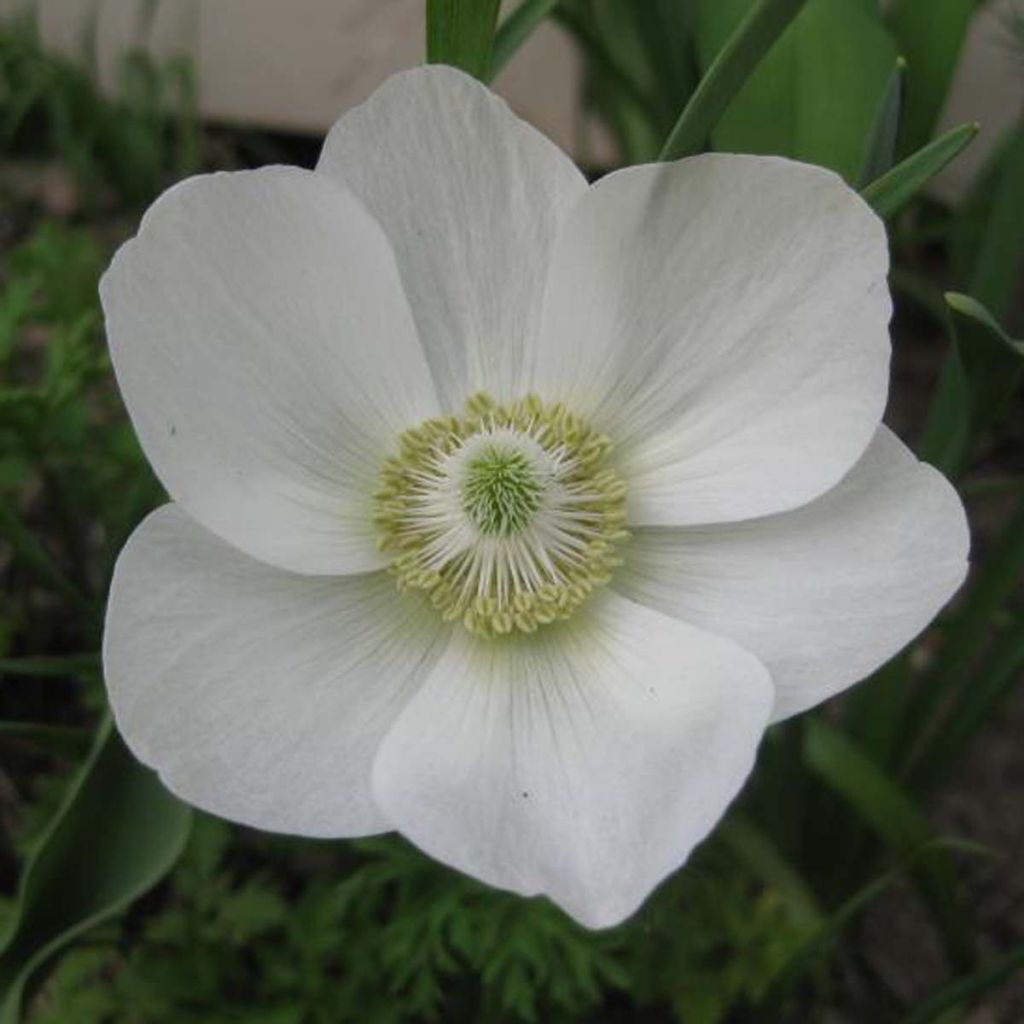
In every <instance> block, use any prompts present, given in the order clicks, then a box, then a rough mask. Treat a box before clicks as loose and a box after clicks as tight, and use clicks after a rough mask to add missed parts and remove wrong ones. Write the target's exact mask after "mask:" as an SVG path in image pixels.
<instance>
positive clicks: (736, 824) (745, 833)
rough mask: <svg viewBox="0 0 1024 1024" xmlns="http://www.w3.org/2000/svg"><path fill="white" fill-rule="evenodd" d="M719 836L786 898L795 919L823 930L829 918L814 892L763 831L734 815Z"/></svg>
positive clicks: (753, 870) (724, 825) (719, 831)
mask: <svg viewBox="0 0 1024 1024" xmlns="http://www.w3.org/2000/svg"><path fill="white" fill-rule="evenodd" d="M718 835H719V837H720V838H721V839H722V841H723V842H725V843H726V845H727V846H729V847H730V848H731V850H732V851H733V853H734V855H735V856H736V858H737V859H738V860H739V861H740V862H741V863H743V864H744V865H745V866H746V868H747V869H748V870H749V871H751V872H752V873H753V874H754V875H755V876H757V877H758V878H760V879H761V881H762V882H764V883H765V884H766V885H768V886H770V887H771V888H772V889H774V890H775V891H776V892H777V893H779V894H780V895H781V896H782V897H783V898H784V899H785V901H786V905H787V906H788V907H789V909H790V912H791V913H792V914H793V917H794V919H795V920H797V921H798V922H799V923H800V924H802V925H804V926H806V927H807V928H819V927H821V925H822V923H823V922H824V917H825V915H824V912H823V911H822V909H821V906H820V905H819V903H818V900H817V898H816V897H815V895H814V892H813V891H812V890H811V888H810V886H809V885H808V884H807V883H806V882H805V881H804V880H803V879H802V878H801V877H800V875H799V873H798V872H797V871H796V869H795V868H793V867H792V865H790V864H789V863H788V862H787V861H786V859H785V857H783V855H782V853H781V852H780V850H779V849H778V848H777V847H776V845H775V843H773V842H772V840H771V839H770V838H769V837H768V836H767V835H766V834H765V833H764V832H763V831H762V830H761V829H759V828H758V827H757V826H756V825H755V824H754V823H753V822H752V821H750V820H748V819H747V818H744V817H742V816H741V815H739V814H733V815H732V816H731V817H729V818H727V819H726V820H725V821H724V822H723V823H722V824H721V825H720V826H719V828H718Z"/></svg>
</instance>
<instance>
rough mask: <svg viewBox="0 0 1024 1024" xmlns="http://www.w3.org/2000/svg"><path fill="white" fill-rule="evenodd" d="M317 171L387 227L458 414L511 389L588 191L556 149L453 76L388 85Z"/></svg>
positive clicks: (472, 83)
mask: <svg viewBox="0 0 1024 1024" xmlns="http://www.w3.org/2000/svg"><path fill="white" fill-rule="evenodd" d="M317 171H318V172H321V173H322V174H325V175H329V176H331V177H332V178H336V179H338V180H340V181H343V182H344V183H345V185H346V186H348V187H349V188H350V189H352V191H353V192H354V193H355V194H356V196H358V197H359V199H360V200H361V201H362V202H363V203H364V204H365V205H366V206H367V208H368V209H369V210H370V211H371V212H372V213H373V214H374V216H375V217H376V218H377V219H378V220H379V221H380V222H381V224H383V225H384V230H385V231H386V232H387V234H388V238H389V239H390V241H391V245H392V246H393V248H394V250H395V254H396V256H397V258H398V265H399V267H400V269H401V272H402V280H403V282H404V283H405V288H406V292H407V294H408V295H409V301H410V304H411V306H412V310H413V315H414V316H415V318H416V323H417V326H418V327H419V331H420V337H421V338H422V339H423V346H424V348H425V349H426V352H427V358H428V360H429V362H430V367H431V370H432V371H433V373H434V379H435V382H436V385H437V390H438V393H439V394H440V395H441V398H442V401H443V404H444V406H445V408H446V410H448V411H453V412H454V411H457V410H458V409H459V408H461V406H462V404H463V403H464V401H465V399H466V397H467V395H469V394H470V393H472V392H473V391H478V390H487V391H490V392H491V393H492V394H494V395H495V396H496V397H500V398H518V397H521V396H519V395H517V394H514V393H513V389H512V388H511V387H510V385H511V384H512V383H513V382H514V381H516V380H518V379H519V378H518V370H519V367H520V364H521V362H522V359H523V353H524V350H525V349H526V347H527V346H532V345H534V344H535V342H536V333H537V327H538V321H539V317H540V303H541V297H542V292H543V289H544V282H545V279H546V277H547V268H548V262H549V260H550V254H551V247H552V245H553V243H554V237H555V234H556V232H557V230H558V227H559V224H560V223H561V221H562V220H563V219H564V217H565V215H566V213H567V212H568V210H569V208H570V207H571V206H572V204H573V203H574V202H575V201H576V199H578V198H579V196H580V195H582V194H584V193H585V192H586V181H585V180H584V178H583V176H582V175H581V174H580V173H579V171H578V170H576V168H575V166H574V165H573V163H572V161H571V160H570V159H569V158H568V157H567V156H566V155H565V154H564V153H562V151H561V150H559V149H558V148H557V147H556V146H555V145H554V143H552V142H550V141H548V140H547V139H546V138H545V137H544V136H543V135H541V134H540V133H539V132H537V131H535V130H534V129H533V128H531V127H530V126H529V125H528V124H526V123H525V122H523V121H520V120H519V119H518V118H517V117H516V116H515V115H514V114H513V113H512V112H511V111H510V110H509V109H508V107H507V106H506V105H505V103H504V101H503V100H501V99H499V98H498V97H497V96H495V95H494V94H493V93H491V92H489V91H488V90H487V89H486V88H484V86H482V85H481V84H480V83H479V82H477V81H476V80H474V79H472V78H470V77H468V76H467V75H464V74H463V73H462V72H460V71H456V70H455V69H454V68H448V67H437V66H435V67H424V68H417V69H415V70H412V71H407V72H404V73H403V74H399V75H395V76H394V77H393V78H391V79H389V80H388V81H387V82H386V83H385V84H384V85H383V86H382V87H381V88H380V89H379V90H378V91H377V92H376V93H374V94H373V96H371V97H370V99H369V100H367V102H366V103H364V104H363V105H362V106H360V107H357V108H356V109H354V110H353V111H351V112H350V113H348V114H346V115H345V116H344V117H343V118H342V119H341V120H340V121H339V122H338V123H337V124H336V125H335V126H334V128H333V129H332V130H331V132H330V134H329V135H328V137H327V141H326V142H325V143H324V150H323V154H322V156H321V157H320V162H319V164H318V165H317Z"/></svg>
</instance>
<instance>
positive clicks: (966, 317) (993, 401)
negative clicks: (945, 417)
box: [946, 292, 1024, 431]
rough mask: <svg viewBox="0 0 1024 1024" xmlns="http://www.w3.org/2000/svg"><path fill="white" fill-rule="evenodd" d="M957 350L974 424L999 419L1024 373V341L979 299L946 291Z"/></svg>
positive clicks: (979, 426)
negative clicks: (964, 376) (962, 368)
mask: <svg viewBox="0 0 1024 1024" xmlns="http://www.w3.org/2000/svg"><path fill="white" fill-rule="evenodd" d="M946 304H947V305H948V306H949V312H950V322H951V324H952V327H953V334H954V337H955V338H956V345H957V350H958V351H959V353H960V361H961V363H962V364H963V367H964V372H965V374H966V376H967V384H968V387H969V389H970V392H971V413H972V416H971V419H972V427H973V428H974V429H975V430H976V431H980V430H984V429H985V428H986V427H988V426H990V425H992V424H993V423H994V422H995V421H996V420H998V419H999V418H1000V417H1001V416H1002V414H1003V412H1004V411H1005V409H1006V406H1007V405H1008V403H1009V401H1010V397H1011V395H1012V394H1013V392H1014V389H1015V388H1016V387H1017V385H1018V384H1019V383H1020V379H1021V375H1022V373H1024V342H1021V341H1016V340H1014V339H1013V338H1011V337H1010V336H1009V335H1008V334H1007V333H1006V332H1005V331H1004V330H1003V329H1002V327H1001V326H1000V325H999V324H998V323H997V322H996V319H995V318H994V317H993V316H992V314H991V313H989V311H988V310H987V309H986V308H985V307H984V306H983V305H981V303H980V302H977V301H976V300H975V299H972V298H971V297H970V296H969V295H960V294H959V293H957V292H947V293H946Z"/></svg>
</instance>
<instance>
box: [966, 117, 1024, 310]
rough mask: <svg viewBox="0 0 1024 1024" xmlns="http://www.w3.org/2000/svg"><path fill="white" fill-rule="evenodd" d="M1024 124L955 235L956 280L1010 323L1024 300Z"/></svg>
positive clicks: (983, 180) (979, 186)
mask: <svg viewBox="0 0 1024 1024" xmlns="http://www.w3.org/2000/svg"><path fill="white" fill-rule="evenodd" d="M1022 180H1024V122H1020V123H1018V125H1017V127H1016V128H1015V129H1014V130H1013V131H1011V132H1010V134H1009V136H1008V137H1007V139H1006V141H1005V142H1004V143H1003V144H1002V145H1001V146H1000V147H999V150H998V151H997V153H996V154H995V156H994V158H993V159H992V160H991V161H990V163H989V164H988V166H987V167H986V168H985V169H984V171H983V173H982V175H981V176H980V178H979V179H978V182H977V183H976V185H975V186H974V188H973V189H972V191H971V194H970V196H969V197H968V200H967V202H966V203H964V204H963V205H962V206H961V208H960V209H959V210H958V211H957V214H956V219H955V221H954V230H953V238H952V242H953V253H952V255H953V268H954V274H955V276H954V280H958V281H966V282H968V287H967V291H968V292H969V293H970V294H971V295H973V296H974V297H975V298H976V299H977V300H978V301H979V302H981V303H983V304H984V305H985V308H986V309H988V310H991V312H992V313H993V314H995V316H997V317H1000V318H1006V317H1007V316H1008V315H1009V313H1010V311H1011V310H1012V308H1013V304H1014V300H1015V297H1016V296H1017V295H1018V294H1019V292H1018V288H1019V286H1020V271H1021V265H1022V263H1024V231H1021V229H1020V225H1021V224H1022V223H1024V189H1022V188H1021V187H1020V183H1021V181H1022Z"/></svg>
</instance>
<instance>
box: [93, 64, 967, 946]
mask: <svg viewBox="0 0 1024 1024" xmlns="http://www.w3.org/2000/svg"><path fill="white" fill-rule="evenodd" d="M887 262H888V258H887V246H886V237H885V232H884V229H883V226H882V224H881V222H880V221H879V219H878V218H877V217H876V216H875V215H874V214H873V213H872V212H871V210H870V209H869V208H868V207H867V206H866V205H865V204H864V203H863V202H862V201H861V199H859V198H858V196H857V195H856V194H855V193H854V192H853V191H851V190H850V189H849V188H848V187H847V186H846V185H845V184H844V183H843V182H842V180H841V179H840V178H838V177H837V176H836V175H834V174H832V173H830V172H828V171H825V170H822V169H821V168H818V167H812V166H807V165H804V164H800V163H795V162H792V161H788V160H782V159H776V158H770V157H750V156H732V155H706V156H698V157H694V158H692V159H686V160H681V161H679V162H677V163H671V164H662V165H657V166H641V167H630V168H627V169H625V170H622V171H617V172H615V173H613V174H609V175H608V176H607V177H605V178H602V179H601V180H600V181H598V182H597V184H595V185H592V186H588V184H587V182H586V181H585V180H584V178H583V176H582V175H581V174H580V172H579V171H578V170H577V169H576V168H575V167H574V165H573V164H572V162H571V161H570V160H569V159H568V158H567V157H566V156H565V155H564V154H563V153H562V152H561V151H560V150H558V149H557V148H556V147H555V146H554V145H553V144H551V143H550V142H549V141H547V140H546V139H545V138H544V137H543V136H541V135H540V134H538V133H537V132H536V131H534V130H533V129H532V128H530V127H529V126H528V125H526V124H524V123H523V122H521V121H520V120H518V119H517V118H516V117H515V116H514V115H513V114H512V113H511V112H510V111H509V110H508V108H507V107H506V106H505V105H504V103H502V102H501V101H500V100H499V99H497V98H496V97H495V96H493V95H492V94H491V93H490V92H488V91H487V89H486V88H484V87H483V86H481V85H480V84H479V83H477V82H475V81H473V80H471V79H469V78H467V77H466V76H464V75H462V74H460V73H458V72H456V71H454V70H451V69H448V68H441V67H432V68H423V69H419V70H415V71H410V72H407V73H404V74H401V75H398V76H396V77H394V78H392V79H391V80H390V81H388V82H387V83H386V84H385V85H384V86H382V87H381V89H380V90H379V91H378V92H377V93H376V94H374V95H373V96H372V97H371V98H370V99H369V100H368V101H367V102H366V103H365V104H364V105H362V106H361V107H359V108H357V109H355V110H353V111H351V112H350V113H348V114H347V115H346V116H344V117H343V118H342V119H341V120H340V121H339V122H338V123H337V124H336V125H335V126H334V128H333V129H332V131H331V132H330V135H329V136H328V138H327V141H326V144H325V146H324V150H323V154H322V156H321V158H320V161H319V164H318V165H317V168H316V170H315V171H306V170H300V169H298V168H291V167H267V168H263V169H261V170H256V171H243V172H238V173H230V174H214V175H206V176H200V177H195V178H191V179H189V180H187V181H184V182H182V183H180V184H178V185H176V186H175V187H174V188H172V189H170V190H169V191H168V192H167V193H166V194H164V195H163V196H162V197H161V198H160V199H158V200H157V201H156V202H155V203H154V205H153V206H152V208H151V209H150V210H149V211H148V213H147V214H146V215H145V217H144V219H143V221H142V225H141V227H140V229H139V232H138V235H137V236H136V237H135V238H134V239H132V240H131V241H129V242H127V243H126V244H125V245H124V247H123V248H122V249H121V250H120V251H119V253H118V254H117V256H116V257H115V259H114V261H113V263H112V265H111V267H110V269H109V270H108V271H107V273H106V275H105V277H104V279H103V282H102V287H101V290H102V298H103V306H104V310H105V313H106V321H107V329H108V334H109V339H110V348H111V353H112V357H113V362H114V366H115V369H116V373H117V378H118V381H119V384H120V387H121V390H122V393H123V395H124V400H125V403H126V404H127V407H128V410H129V412H130V414H131V417H132V421H133V423H134V426H135V429H136V431H137V433H138V436H139V439H140V441H141V443H142V447H143V449H144V450H145V452H146V455H147V456H148V458H149V460H150V462H151V463H152V465H153V467H154V469H155V471H156V473H157V474H158V476H159V477H160V479H161V481H162V482H163V484H164V485H165V487H166V489H167V491H168V493H169V495H170V497H171V499H172V503H171V504H168V505H165V506H164V507H163V508H161V509H158V510H157V511H156V512H154V513H152V515H150V516H149V518H147V519H146V520H145V521H144V522H143V523H142V525H141V526H139V528H138V530H137V531H136V533H135V534H134V536H133V537H132V538H131V540H130V541H129V542H128V544H127V546H126V547H125V549H124V551H123V552H122V554H121V556H120V559H119V562H118V565H117V570H116V573H115V576H114V582H113V586H112V590H111V596H110V603H109V610H108V615H107V622H106V633H105V640H104V665H105V670H106V679H107V686H108V688H109V693H110V699H111V703H112V705H113V709H114V713H115V716H116V719H117V723H118V726H119V727H120V730H121V732H122V733H123V735H124V737H125V739H126V741H127V743H128V744H129V746H130V747H131V748H132V750H133V751H134V752H135V753H136V755H137V756H138V757H139V758H140V759H141V760H142V761H143V762H145V763H146V764H148V765H151V766H152V767H153V768H155V769H156V770H157V771H158V772H159V773H160V775H161V777H162V778H163V780H164V782H165V783H166V785H167V786H168V787H169V788H170V789H171V790H173V791H174V792H175V793H177V794H178V795H179V796H181V797H182V798H183V799H184V800H186V801H188V802H190V803H192V804H194V805H196V806H198V807H201V808H203V809H205V810H207V811H210V812H212V813H214V814H218V815H222V816H223V817H226V818H229V819H232V820H234V821H238V822H243V823H246V824H248V825H251V826H255V827H258V828H263V829H269V830H273V831H280V832H289V833H297V834H301V835H306V836H325V837H326V836H335V837H337V836H362V835H368V834H371V833H377V832H383V831H389V830H397V831H398V832H400V833H402V834H403V835H405V836H406V837H408V838H409V839H410V840H411V841H412V842H413V843H415V844H416V845H418V846H419V847H421V848H422V849H423V850H424V851H426V852H427V853H429V854H431V855H432V856H434V857H436V858H438V859H439V860H441V861H444V862H446V863H448V864H450V865H453V866H454V867H456V868H458V869H460V870H462V871H464V872H467V873H469V874H470V875H473V876H475V877H477V878H479V879H482V880H484V881H485V882H488V883H490V884H492V885H495V886H499V887H501V888H505V889H509V890H512V891H514V892H517V893H521V894H523V895H533V894H538V893H543V894H546V895H547V896H548V897H550V898H551V899H552V900H554V901H555V902H556V903H558V904H559V905H561V906H562V907H563V908H564V909H565V910H567V911H568V912H569V913H570V914H572V915H573V916H574V917H576V918H577V919H578V920H580V921H581V922H583V923H585V924H587V925H589V926H592V927H600V926H607V925H611V924H614V923H615V922H617V921H620V920H621V919H623V918H624V917H625V916H627V915H628V914H630V913H631V912H632V911H633V910H634V909H635V908H636V907H637V906H638V905H639V904H640V902H641V901H642V900H643V899H644V897H645V896H646V895H647V894H648V893H649V892H650V890H651V889H652V887H653V886H655V885H656V884H657V883H658V882H659V881H660V880H661V879H662V878H663V877H664V876H665V875H666V874H668V873H669V872H670V871H672V870H673V869H675V868H676V867H678V866H679V865H680V864H682V863H683V862H684V861H685V859H686V858H687V856H688V855H689V853H690V851H691V850H692V849H693V847H694V846H695V845H696V844H697V843H698V842H699V841H700V840H701V839H702V838H703V837H704V836H706V835H707V833H708V832H709V831H710V829H711V828H712V827H713V826H714V824H715V822H716V821H717V820H718V819H719V818H720V817H721V815H722V814H723V812H724V811H725V809H726V807H727V806H728V804H729V802H730V801H731V800H732V799H733V797H734V796H735V795H736V793H737V792H738V790H739V789H740V787H741V785H742V784H743V781H744V779H745V778H746V777H747V775H748V773H749V772H750V770H751V767H752V765H753V763H754V759H755V755H756V750H757V746H758V742H759V740H760V737H761V736H762V734H763V732H764V730H765V727H766V726H767V725H768V724H769V723H771V722H773V721H778V720H779V719H782V718H785V717H786V716H788V715H792V714H794V713H795V712H799V711H801V710H803V709H805V708H808V707H810V706H812V705H814V704H817V703H818V702H819V701H822V700H824V699H826V698H827V697H830V696H831V695H833V694H835V693H837V692H838V691H840V690H842V689H844V688H845V687H847V686H848V685H850V684H851V683H853V682H855V681H856V680H858V679H860V678H862V677H863V676H865V675H866V674H868V673H869V672H871V671H872V670H873V669H874V668H876V667H877V666H878V665H880V664H881V663H882V662H884V661H885V660H886V659H888V658H889V657H890V656H892V655H893V654H894V653H895V652H896V651H897V650H898V649H899V648H900V647H901V646H902V645H904V644H905V643H906V642H907V641H908V640H910V639H911V638H912V637H913V636H914V635H915V634H917V633H918V632H919V631H920V630H921V629H922V628H923V627H924V626H925V625H926V624H927V623H928V622H929V620H930V619H931V618H932V617H933V616H934V615H935V613H936V612H937V611H938V609H939V608H940V607H941V606H942V604H943V603H944V602H945V601H946V600H947V599H948V598H949V597H950V595H951V594H952V593H953V592H954V591H955V590H956V588H957V587H958V586H959V584H960V582H961V580H962V579H963V576H964V573H965V570H966V557H967V529H966V524H965V519H964V514H963V509H962V507H961V504H960V502H959V500H958V498H957V496H956V494H955V492H954V491H953V489H952V488H951V487H950V486H949V484H948V483H947V482H946V481H945V480H944V479H943V478H942V477H941V476H940V475H939V474H938V473H936V472H935V471H934V470H933V469H931V468H929V467H928V466H926V465H923V464H921V463H920V462H918V461H917V460H916V459H915V458H914V457H913V455H911V454H910V452H909V451H908V450H907V449H906V448H905V447H904V446H903V444H902V443H901V442H900V441H899V440H897V439H896V437H895V436H894V435H893V434H892V433H890V431H889V430H888V429H886V428H885V427H884V426H881V425H880V420H881V416H882V412H883V407H884V405H885V400H886V391H887V381H888V363H889V352H890V345H889V338H888V330H887V324H888V320H889V315H890V298H889V293H888V290H887V286H886V270H887Z"/></svg>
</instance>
